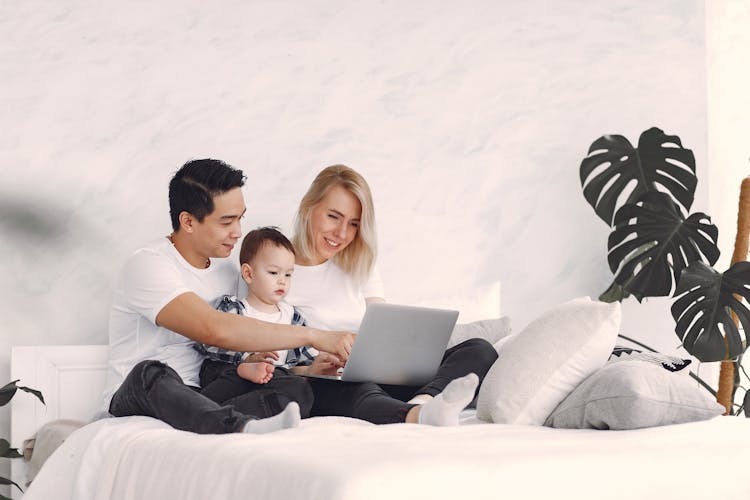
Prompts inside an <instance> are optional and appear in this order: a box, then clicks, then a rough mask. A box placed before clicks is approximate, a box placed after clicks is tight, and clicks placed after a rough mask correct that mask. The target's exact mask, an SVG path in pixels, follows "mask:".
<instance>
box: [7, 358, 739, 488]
mask: <svg viewBox="0 0 750 500" xmlns="http://www.w3.org/2000/svg"><path fill="white" fill-rule="evenodd" d="M105 359H106V347H105V346H58V347H16V348H14V349H13V362H12V372H13V377H14V378H21V379H22V380H23V383H24V385H29V386H34V387H36V388H39V389H40V390H42V391H43V393H44V394H45V397H46V399H47V401H48V403H47V407H46V409H44V407H42V406H41V405H39V404H38V403H36V402H34V401H33V398H15V399H14V401H13V403H12V404H13V406H12V441H13V442H14V443H17V442H20V441H21V440H23V439H24V438H26V437H28V436H30V435H31V434H32V433H33V432H34V431H35V430H36V429H37V428H38V427H39V426H40V425H41V424H43V423H44V422H47V421H50V420H53V419H56V418H62V417H66V418H82V417H85V416H86V415H87V414H90V413H91V412H92V411H93V409H94V408H95V406H96V402H97V398H98V394H99V390H100V388H101V383H102V377H103V369H104V361H105ZM747 449H750V421H749V420H748V419H744V418H734V417H717V418H714V419H712V420H708V421H703V422H695V423H689V424H682V425H671V426H664V427H656V428H649V429H641V430H632V431H595V430H562V429H551V428H547V427H539V426H519V425H500V424H487V423H482V422H479V421H478V420H476V419H475V418H474V417H473V416H472V415H471V413H468V414H466V415H465V416H464V418H463V420H462V425H461V426H459V427H455V428H434V427H428V426H420V425H412V424H394V425H387V426H375V425H371V424H368V423H365V422H362V421H359V420H355V419H346V418H334V417H329V418H314V419H310V420H306V421H303V423H302V426H301V427H300V428H298V429H291V430H285V431H281V432H278V433H274V434H268V435H261V436H257V435H239V434H232V435H214V436H205V435H196V434H192V433H187V432H183V431H177V430H174V429H172V428H170V427H169V426H167V425H166V424H163V423H161V422H159V421H157V420H154V419H150V418H147V417H130V418H122V419H105V420H100V421H98V422H95V423H93V424H89V425H87V426H85V427H83V428H81V429H79V430H78V431H76V432H75V433H73V434H72V435H71V436H70V437H69V438H68V439H67V441H65V443H64V444H63V445H62V446H61V447H60V448H58V450H57V451H56V452H55V453H54V454H53V455H52V456H51V457H50V459H49V460H48V461H47V462H46V464H45V465H44V467H43V468H42V470H41V472H40V473H39V475H38V476H37V478H36V479H35V481H34V482H33V483H32V485H31V486H30V487H29V489H28V490H27V492H26V494H25V496H24V497H23V498H24V500H39V499H44V500H48V499H51V498H55V499H60V500H64V499H71V500H73V499H74V500H88V499H97V500H104V499H108V500H117V499H142V500H146V499H170V498H175V499H180V500H191V499H206V498H222V499H233V498H263V499H277V498H278V499H284V500H288V499H289V498H309V499H326V500H333V499H347V500H356V499H369V498H391V499H393V498H430V499H456V498H564V499H567V498H575V499H588V498H591V499H600V498H633V499H635V498H637V499H651V498H653V499H656V498H659V499H663V498H681V499H685V498H696V499H697V498H701V499H703V498H723V499H743V500H747V499H748V498H750V484H748V482H747V480H746V466H745V462H744V458H745V453H746V450H747ZM23 467H24V466H23V463H22V462H21V461H14V463H13V471H12V474H13V478H14V480H16V482H18V483H20V484H22V483H23V482H24V470H23ZM15 498H20V496H18V495H17V494H16V496H15Z"/></svg>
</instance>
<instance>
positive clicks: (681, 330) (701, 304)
mask: <svg viewBox="0 0 750 500" xmlns="http://www.w3.org/2000/svg"><path fill="white" fill-rule="evenodd" d="M748 283H750V262H737V263H736V264H734V265H733V266H732V267H730V268H729V270H728V271H726V272H725V273H724V274H719V273H718V272H716V271H714V270H713V269H712V268H710V267H708V266H706V265H705V264H704V263H702V262H694V263H692V264H691V265H690V266H689V267H688V268H687V269H685V271H683V273H682V277H681V278H680V283H679V285H678V286H677V290H676V292H675V296H677V297H678V298H677V300H675V302H674V304H673V305H672V317H674V319H675V321H676V322H677V326H676V327H675V332H676V333H677V336H678V337H680V339H682V345H683V346H684V347H685V349H686V350H687V352H689V353H690V354H692V355H693V356H695V357H696V358H698V359H700V360H701V361H722V360H724V359H732V358H735V357H737V356H739V355H740V354H742V352H743V351H744V350H745V345H744V343H743V339H742V336H741V335H740V332H739V330H738V329H737V326H736V325H735V324H734V321H733V320H732V317H731V315H730V311H733V312H734V313H735V314H736V315H737V317H738V318H739V320H740V324H741V325H742V328H743V330H744V331H745V332H748V331H750V310H748V309H747V307H746V306H745V305H744V304H743V303H742V302H740V301H739V300H737V298H736V297H735V296H734V294H737V295H739V296H741V297H743V298H744V299H745V300H746V301H747V300H750V287H748ZM722 329H723V330H724V333H723V334H722Z"/></svg>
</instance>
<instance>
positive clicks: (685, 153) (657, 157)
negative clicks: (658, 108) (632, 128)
mask: <svg viewBox="0 0 750 500" xmlns="http://www.w3.org/2000/svg"><path fill="white" fill-rule="evenodd" d="M580 175H581V187H583V196H584V197H585V198H586V201H588V202H589V205H591V206H592V207H593V208H594V211H596V214H597V215H598V216H599V218H600V219H602V220H603V221H604V222H606V223H607V224H608V225H610V226H611V225H612V218H613V216H614V214H615V212H616V210H617V208H618V200H620V199H622V197H621V195H623V194H624V193H625V192H626V189H627V190H630V189H631V188H630V187H628V186H629V185H632V184H633V182H635V185H634V187H633V188H632V191H630V193H629V194H628V195H627V198H626V199H625V200H624V201H623V202H622V203H620V204H619V205H620V206H622V205H624V204H628V203H635V201H636V200H637V199H639V198H640V197H641V196H642V195H643V194H645V193H648V192H657V188H656V186H657V185H659V186H661V187H662V189H663V190H666V191H667V192H669V193H670V194H671V195H672V197H673V198H674V199H675V200H677V202H678V203H679V204H680V205H682V207H683V209H684V210H685V211H686V212H689V211H690V207H691V206H692V204H693V195H694V193H695V186H696V184H697V179H696V177H695V156H693V152H692V151H691V150H689V149H685V148H683V147H682V143H681V142H680V138H679V137H677V136H674V135H666V134H665V133H664V132H663V131H661V130H660V129H658V128H656V127H653V128H650V129H648V130H646V131H645V132H643V133H642V134H641V137H640V138H639V139H638V148H634V147H633V145H632V144H630V141H628V140H627V139H626V138H625V137H623V136H621V135H605V136H602V137H600V138H599V139H597V140H596V141H594V143H593V144H591V147H590V148H589V153H588V156H587V157H586V158H584V160H583V161H582V162H581V168H580Z"/></svg>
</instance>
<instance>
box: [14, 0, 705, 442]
mask: <svg viewBox="0 0 750 500" xmlns="http://www.w3.org/2000/svg"><path fill="white" fill-rule="evenodd" d="M704 25H705V12H704V4H703V2H702V1H700V0H679V1H676V0H673V1H669V0H656V1H653V2H648V3H645V2H632V1H630V0H612V1H610V2H606V3H596V2H589V1H586V0H571V1H567V2H559V3H558V2H550V1H547V0H529V1H525V2H510V1H479V0H477V1H473V2H457V1H446V2H428V1H416V2H396V1H390V0H385V1H379V2H344V1H330V0H326V1H322V0H318V1H310V2H292V1H281V2H278V1H257V2H243V1H238V0H226V1H223V2H219V3H217V4H211V5H209V4H207V3H204V2H200V1H188V2H186V1H177V0H172V1H162V2H136V3H133V2H87V1H83V0H71V1H67V2H44V1H39V0H28V1H24V2H4V3H3V4H2V6H0V27H1V31H2V33H3V38H4V42H3V48H2V50H1V51H0V68H1V69H2V78H0V95H2V111H1V112H0V130H2V131H3V133H2V134H0V150H2V151H3V155H2V156H3V159H2V162H1V163H0V173H1V177H0V178H1V179H2V182H1V183H0V234H2V236H1V237H0V252H1V254H2V255H3V258H2V260H1V261H0V275H1V276H2V287H1V288H0V299H2V300H0V311H1V312H2V323H1V324H2V326H1V327H0V332H1V333H0V380H3V379H7V378H8V376H9V371H8V370H9V369H8V366H9V355H10V346H11V345H14V344H57V343H60V344H63V343H65V344H71V343H72V344H76V343H79V344H87V343H105V342H106V321H107V313H108V311H107V310H108V304H109V300H110V297H109V294H110V289H111V285H112V281H113V279H114V277H115V274H116V272H117V271H118V269H119V267H120V265H121V263H122V262H123V260H124V258H125V257H126V256H127V255H128V253H129V252H131V251H132V249H133V248H134V247H135V246H136V245H138V244H139V243H140V242H143V241H146V240H149V239H151V238H153V237H155V236H159V235H165V234H167V233H168V232H169V218H168V213H167V200H166V190H167V182H168V180H169V178H170V176H171V174H172V173H173V172H174V171H175V170H176V169H177V168H178V167H179V166H180V165H181V164H182V163H183V162H184V161H186V160H188V159H191V158H199V157H206V156H212V157H217V158H221V159H223V160H225V161H227V162H230V163H231V164H233V165H235V166H237V167H239V168H242V169H243V170H245V172H246V173H247V175H248V179H249V181H248V183H247V186H246V187H245V196H246V202H247V206H248V214H247V217H246V219H245V221H244V226H245V228H247V229H249V228H252V227H255V226H257V225H261V224H263V225H266V224H277V225H281V226H282V228H283V229H285V230H287V231H288V230H289V229H290V222H291V218H292V215H293V212H294V209H295V207H296V203H297V201H298V200H299V198H300V197H301V195H302V193H303V192H304V191H305V189H306V187H307V185H308V184H309V182H310V181H311V180H312V178H313V177H314V175H315V174H316V173H317V171H318V170H319V169H320V168H322V167H324V166H327V165H329V164H333V163H346V164H349V165H350V166H352V167H354V168H356V169H358V170H359V171H361V172H362V173H363V174H364V175H365V176H366V178H367V179H368V180H369V181H370V183H371V186H372V188H373V191H374V194H375V199H376V200H375V201H376V207H377V211H378V228H379V237H380V242H381V257H380V266H381V268H382V272H383V275H384V278H385V280H386V284H387V288H388V290H389V291H390V295H391V297H397V298H399V299H405V300H408V299H409V298H410V297H415V298H416V297H420V296H424V295H431V296H432V295H439V294H443V293H445V294H451V293H455V292H461V291H466V290H473V289H477V288H480V287H482V286H483V285H486V284H489V283H491V282H493V281H496V280H501V281H502V284H503V292H502V293H503V297H502V302H503V312H504V313H505V314H508V315H510V316H511V317H512V320H513V324H514V328H516V329H518V328H521V327H523V325H524V324H526V323H527V322H528V321H529V320H530V319H532V318H533V317H534V316H535V315H536V314H538V312H540V311H541V310H543V309H545V308H546V307H548V306H551V305H553V304H555V303H557V302H560V301H562V300H567V299H569V298H572V297H575V296H579V295H592V296H597V295H598V294H599V293H600V292H601V291H603V290H604V289H605V288H606V287H607V286H608V284H609V282H610V280H611V274H610V272H609V270H608V268H607V265H606V261H605V253H606V238H607V234H608V228H607V227H606V225H605V224H604V223H602V222H601V221H600V220H599V219H598V218H597V217H596V216H595V215H594V214H593V211H592V210H591V208H590V207H589V206H588V205H587V204H586V203H585V201H584V199H583V196H582V195H581V190H580V184H579V180H578V166H579V163H580V161H581V159H582V158H583V157H584V156H585V155H586V152H587V149H588V146H589V145H590V143H591V142H592V141H593V140H594V139H596V138H597V137H599V136H600V135H602V134H604V133H619V134H623V135H625V136H627V137H628V138H629V139H630V140H631V141H632V142H636V141H637V139H638V135H639V134H640V132H641V131H643V130H645V129H647V128H649V127H651V126H654V125H656V126H659V127H660V128H662V129H663V130H665V131H667V132H668V133H674V134H678V135H679V136H680V137H681V138H682V140H683V143H684V144H685V145H686V146H687V147H690V148H692V149H693V151H694V152H695V155H696V159H697V163H698V175H699V179H701V180H700V181H699V187H698V193H697V201H696V204H695V207H696V209H702V210H707V208H708V207H707V206H706V205H707V203H708V184H707V180H706V179H707V177H708V169H707V168H706V150H707V139H706V137H707V124H706V115H707V110H706V52H705V51H706V48H705V47H706V46H705V34H704V30H705V26H704ZM666 311H667V304H666V303H665V302H663V301H661V302H660V301H651V302H650V303H649V304H647V305H638V304H637V303H635V302H632V303H628V304H627V305H626V307H625V320H624V328H625V330H626V332H627V333H630V334H632V335H637V336H639V337H640V338H642V339H644V340H648V341H650V342H651V343H652V344H654V345H656V346H658V347H661V348H663V349H665V350H672V349H674V348H676V346H677V345H678V343H679V341H678V339H677V337H676V336H674V334H673V333H672V332H671V328H672V325H671V319H670V318H669V317H668V316H667V312H666ZM0 418H2V420H0V435H6V431H5V430H4V429H6V430H7V417H6V416H5V414H3V415H0Z"/></svg>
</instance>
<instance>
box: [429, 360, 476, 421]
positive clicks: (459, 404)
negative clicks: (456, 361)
mask: <svg viewBox="0 0 750 500" xmlns="http://www.w3.org/2000/svg"><path fill="white" fill-rule="evenodd" d="M478 385H479V377H477V376H476V374H474V373H469V374H468V375H464V376H463V377H461V378H457V379H455V380H451V382H450V383H449V384H448V385H447V386H445V389H443V392H441V393H440V394H438V395H437V396H435V397H434V398H432V401H430V402H428V403H425V404H423V405H422V406H421V408H420V409H419V423H420V424H427V425H440V426H445V425H458V414H459V413H461V410H463V409H464V408H466V405H468V404H469V403H471V400H472V399H474V392H475V391H476V390H477V386H478Z"/></svg>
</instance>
